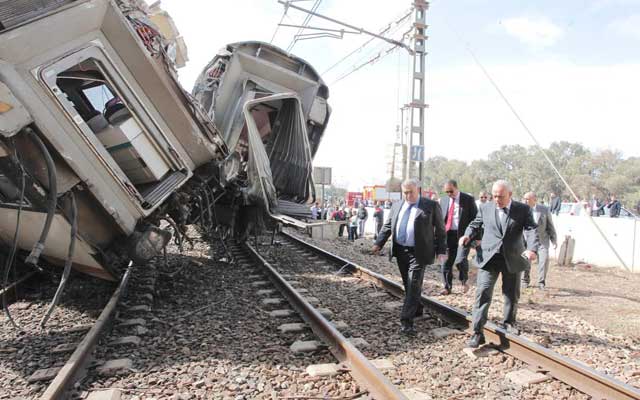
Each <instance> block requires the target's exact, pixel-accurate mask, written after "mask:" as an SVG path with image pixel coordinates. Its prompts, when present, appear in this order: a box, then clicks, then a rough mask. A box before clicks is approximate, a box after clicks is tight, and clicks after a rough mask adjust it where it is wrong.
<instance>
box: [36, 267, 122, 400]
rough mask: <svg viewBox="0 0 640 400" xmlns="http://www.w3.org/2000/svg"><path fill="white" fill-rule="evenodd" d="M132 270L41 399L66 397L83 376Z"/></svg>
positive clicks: (54, 399) (55, 399) (49, 399)
mask: <svg viewBox="0 0 640 400" xmlns="http://www.w3.org/2000/svg"><path fill="white" fill-rule="evenodd" d="M131 270H132V267H129V268H127V271H126V272H125V273H124V275H123V276H122V280H121V281H120V284H119V285H118V288H117V289H116V291H115V292H114V293H113V295H111V299H109V302H108V303H107V305H106V306H105V308H104V310H102V312H101V313H100V316H99V317H98V320H97V321H96V323H95V324H94V325H93V326H92V327H91V329H90V330H89V332H87V334H86V335H85V337H84V338H83V339H82V342H80V344H79V345H78V347H77V348H76V350H75V351H74V352H73V354H72V355H71V357H70V358H69V360H68V361H67V363H66V364H65V365H64V366H63V367H62V368H61V369H60V372H58V374H57V375H56V377H55V378H54V379H53V381H52V382H51V383H50V384H49V386H48V387H47V390H46V391H45V392H44V394H43V395H42V396H41V397H40V400H57V399H66V398H67V391H68V390H69V389H71V388H72V387H73V384H74V383H75V382H76V380H77V379H79V378H81V377H82V375H83V373H84V370H85V368H86V367H87V364H88V362H89V358H90V356H91V353H92V352H93V348H94V347H95V345H96V343H97V342H98V339H99V338H100V335H101V334H102V332H103V331H104V329H105V328H106V327H107V326H108V324H109V321H110V320H111V317H112V316H113V314H114V311H115V310H116V306H117V304H118V302H119V301H120V299H121V298H122V296H123V295H124V293H125V291H126V288H127V284H128V283H129V276H130V274H131Z"/></svg>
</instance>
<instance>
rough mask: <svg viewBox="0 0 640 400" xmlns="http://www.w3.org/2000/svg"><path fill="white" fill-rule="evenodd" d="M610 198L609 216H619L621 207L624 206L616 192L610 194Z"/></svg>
mask: <svg viewBox="0 0 640 400" xmlns="http://www.w3.org/2000/svg"><path fill="white" fill-rule="evenodd" d="M610 199H611V201H610V202H609V217H611V218H618V217H619V216H620V209H621V208H622V205H621V204H620V202H619V201H618V199H616V195H615V194H612V195H611V196H610Z"/></svg>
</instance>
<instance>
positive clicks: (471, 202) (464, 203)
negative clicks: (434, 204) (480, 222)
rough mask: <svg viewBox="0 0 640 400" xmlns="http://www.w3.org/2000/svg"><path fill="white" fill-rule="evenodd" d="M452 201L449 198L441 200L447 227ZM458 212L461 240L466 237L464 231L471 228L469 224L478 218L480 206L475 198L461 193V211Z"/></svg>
mask: <svg viewBox="0 0 640 400" xmlns="http://www.w3.org/2000/svg"><path fill="white" fill-rule="evenodd" d="M452 201H453V199H452V198H451V197H449V196H445V197H443V198H441V199H440V208H441V209H442V215H443V217H444V225H445V226H447V217H448V211H449V207H451V202H452ZM458 212H459V218H458V238H460V237H462V235H464V231H465V230H466V229H467V226H469V223H471V221H473V220H474V218H475V217H476V214H478V206H477V205H476V201H475V199H474V198H473V196H471V195H470V194H467V193H462V192H460V210H459V211H458Z"/></svg>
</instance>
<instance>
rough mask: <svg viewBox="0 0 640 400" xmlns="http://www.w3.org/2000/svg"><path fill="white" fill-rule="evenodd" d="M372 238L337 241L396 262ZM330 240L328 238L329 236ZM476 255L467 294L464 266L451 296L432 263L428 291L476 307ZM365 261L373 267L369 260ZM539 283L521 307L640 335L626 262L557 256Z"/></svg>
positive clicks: (639, 310) (636, 295)
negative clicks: (559, 260) (564, 260)
mask: <svg viewBox="0 0 640 400" xmlns="http://www.w3.org/2000/svg"><path fill="white" fill-rule="evenodd" d="M371 242H372V238H367V239H365V240H359V241H357V242H355V243H354V244H352V245H351V244H349V243H348V241H346V240H341V239H338V240H335V241H331V243H332V244H333V245H336V244H338V245H339V247H341V248H348V247H351V248H352V250H355V251H356V252H357V253H360V254H361V255H362V256H363V257H366V258H365V260H372V258H379V259H384V260H376V261H377V262H376V264H379V263H380V261H383V262H385V263H389V266H391V267H392V268H393V267H394V266H395V262H392V263H390V262H388V258H387V256H383V257H374V256H369V254H367V253H368V250H369V243H371ZM318 243H322V242H320V241H319V242H318ZM324 243H327V244H328V242H327V241H324ZM387 246H388V244H387ZM552 252H553V250H552ZM367 256H368V257H367ZM474 257H475V252H474V251H473V250H472V251H471V254H470V256H469V262H470V268H469V284H470V286H471V287H472V290H469V292H468V293H467V294H466V295H464V294H462V293H461V291H460V286H459V285H458V284H459V281H457V277H458V276H457V274H458V272H457V270H456V269H455V268H454V290H453V293H452V294H451V295H449V296H440V295H439V292H440V290H441V289H442V279H441V274H440V269H439V267H438V266H430V267H428V270H427V273H425V286H424V291H425V293H426V294H427V295H430V296H434V297H437V298H438V299H441V300H443V301H445V302H449V303H452V304H454V305H456V306H460V307H462V308H465V309H467V310H468V311H470V310H471V307H472V305H473V294H474V292H475V286H476V285H475V283H476V275H477V270H476V268H475V264H474V262H473V259H474ZM394 261H395V260H394ZM363 266H365V267H367V264H363ZM537 267H538V266H537V262H534V263H533V265H532V267H531V282H532V284H533V283H535V282H536V281H537V276H538V274H537ZM381 272H382V271H381ZM534 286H535V285H533V286H531V287H529V288H526V289H523V290H522V293H521V299H520V304H521V308H527V309H539V310H542V311H551V312H553V311H557V312H561V313H567V314H572V315H573V316H574V317H578V318H581V319H583V320H585V321H587V322H589V323H590V324H592V325H593V326H595V327H597V328H600V329H602V330H605V331H607V332H608V333H610V334H613V335H620V336H624V337H628V338H635V339H637V340H640V274H633V273H630V272H627V271H625V270H623V269H620V268H612V267H602V266H595V265H590V264H582V263H580V264H575V265H572V266H559V265H557V264H556V262H555V259H553V258H552V259H551V261H550V266H549V271H548V272H547V279H546V288H545V290H539V289H538V288H537V287H534ZM500 287H501V285H500V280H498V283H497V284H496V288H495V291H494V299H495V300H497V301H500V299H499V297H501V293H500V290H501V289H500ZM492 308H496V306H495V305H494V306H492ZM500 311H501V310H500Z"/></svg>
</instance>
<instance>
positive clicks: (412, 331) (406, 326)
mask: <svg viewBox="0 0 640 400" xmlns="http://www.w3.org/2000/svg"><path fill="white" fill-rule="evenodd" d="M400 333H402V334H403V335H406V336H415V335H416V333H417V332H416V328H414V327H413V324H410V323H407V322H403V323H402V328H400Z"/></svg>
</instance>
